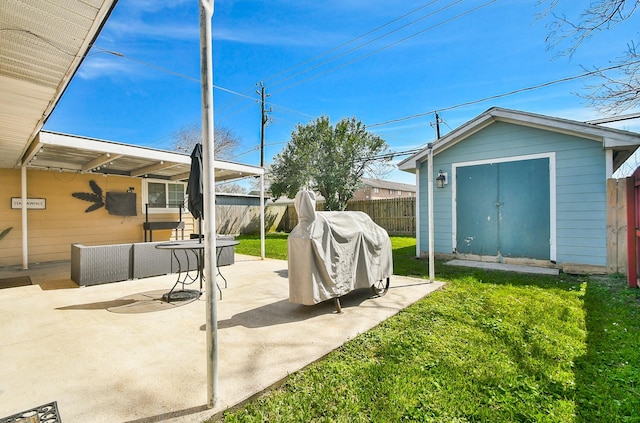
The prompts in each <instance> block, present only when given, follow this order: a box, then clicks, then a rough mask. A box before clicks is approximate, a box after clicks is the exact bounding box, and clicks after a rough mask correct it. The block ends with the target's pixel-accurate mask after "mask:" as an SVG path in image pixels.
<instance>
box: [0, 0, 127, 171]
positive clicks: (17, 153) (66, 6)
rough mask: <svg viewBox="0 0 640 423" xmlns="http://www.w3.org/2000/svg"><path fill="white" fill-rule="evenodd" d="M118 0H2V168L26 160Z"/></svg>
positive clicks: (0, 71)
mask: <svg viewBox="0 0 640 423" xmlns="http://www.w3.org/2000/svg"><path fill="white" fill-rule="evenodd" d="M116 1H117V0H93V1H91V2H84V1H82V2H81V1H69V0H40V1H33V0H3V2H2V7H0V27H2V36H1V37H0V98H1V99H2V101H1V102H0V168H14V167H19V166H20V165H21V164H22V156H23V154H24V153H25V152H26V151H27V148H28V146H29V144H30V143H31V142H32V141H33V140H34V139H35V138H36V135H37V134H38V132H39V131H40V129H42V127H43V125H44V123H45V122H46V120H47V118H48V117H49V115H50V114H51V112H52V111H53V109H54V107H55V106H56V104H57V103H58V101H59V100H60V98H61V97H62V94H63V92H64V91H65V89H66V88H67V85H68V84H69V82H70V81H71V79H72V78H73V76H74V74H75V73H76V71H77V70H78V67H79V66H80V64H81V63H82V61H83V60H84V58H85V56H86V53H87V51H89V48H90V47H91V45H92V43H93V42H94V40H95V39H96V37H97V36H98V33H99V32H100V30H101V28H102V26H103V25H104V23H105V22H106V20H107V18H108V17H109V14H110V13H111V11H112V10H113V7H114V6H115V4H116Z"/></svg>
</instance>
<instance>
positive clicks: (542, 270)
mask: <svg viewBox="0 0 640 423" xmlns="http://www.w3.org/2000/svg"><path fill="white" fill-rule="evenodd" d="M445 264H449V265H452V266H463V267H475V268H478V269H488V270H504V271H507V272H518V273H532V274H536V275H555V276H557V275H559V274H560V271H559V270H558V269H551V268H547V267H536V266H522V265H517V264H504V263H491V262H485V261H471V260H450V261H448V262H446V263H445Z"/></svg>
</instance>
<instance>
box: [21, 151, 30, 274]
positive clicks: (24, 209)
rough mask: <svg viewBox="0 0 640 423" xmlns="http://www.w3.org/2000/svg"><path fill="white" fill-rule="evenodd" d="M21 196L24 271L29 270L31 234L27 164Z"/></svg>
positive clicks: (24, 164)
mask: <svg viewBox="0 0 640 423" xmlns="http://www.w3.org/2000/svg"><path fill="white" fill-rule="evenodd" d="M20 191H21V192H20V196H21V197H22V206H21V207H20V213H21V215H22V269H23V270H27V269H28V268H29V232H28V226H27V225H28V219H27V164H26V163H23V164H22V166H21V167H20Z"/></svg>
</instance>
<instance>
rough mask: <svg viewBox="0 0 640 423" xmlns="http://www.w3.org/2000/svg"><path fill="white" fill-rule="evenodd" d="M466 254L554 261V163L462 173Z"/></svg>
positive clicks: (460, 209) (460, 241)
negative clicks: (551, 178) (551, 184)
mask: <svg viewBox="0 0 640 423" xmlns="http://www.w3.org/2000/svg"><path fill="white" fill-rule="evenodd" d="M456 184H457V185H456V189H457V196H456V201H457V216H456V225H457V235H456V243H457V250H458V252H460V253H466V254H478V255H490V256H498V257H526V258H534V259H541V260H549V241H550V200H549V159H547V158H543V159H533V160H521V161H516V162H504V163H493V164H484V165H475V166H465V167H460V168H458V169H457V172H456Z"/></svg>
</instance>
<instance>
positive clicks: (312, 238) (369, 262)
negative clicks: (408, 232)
mask: <svg viewBox="0 0 640 423" xmlns="http://www.w3.org/2000/svg"><path fill="white" fill-rule="evenodd" d="M295 207H296V212H297V213H298V224H297V225H296V227H295V228H293V230H292V231H291V233H290V234H289V238H288V242H287V246H288V260H289V301H290V302H292V303H296V304H305V305H313V304H317V303H319V302H321V301H326V300H329V299H335V301H336V308H337V310H338V312H340V302H339V300H338V299H339V297H341V296H342V295H345V294H347V293H349V292H351V291H353V290H354V289H358V288H368V287H371V288H372V289H373V291H374V293H376V294H378V295H383V294H384V293H385V292H386V290H387V289H388V287H389V280H390V277H391V274H392V273H393V258H392V254H391V240H390V239H389V235H388V234H387V231H385V230H384V229H383V228H382V227H380V226H378V225H377V224H376V223H375V222H373V220H371V218H370V217H369V216H368V215H367V214H366V213H363V212H357V211H344V212H317V211H316V198H315V195H314V193H313V192H311V191H300V192H299V193H298V194H297V195H296V199H295Z"/></svg>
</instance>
